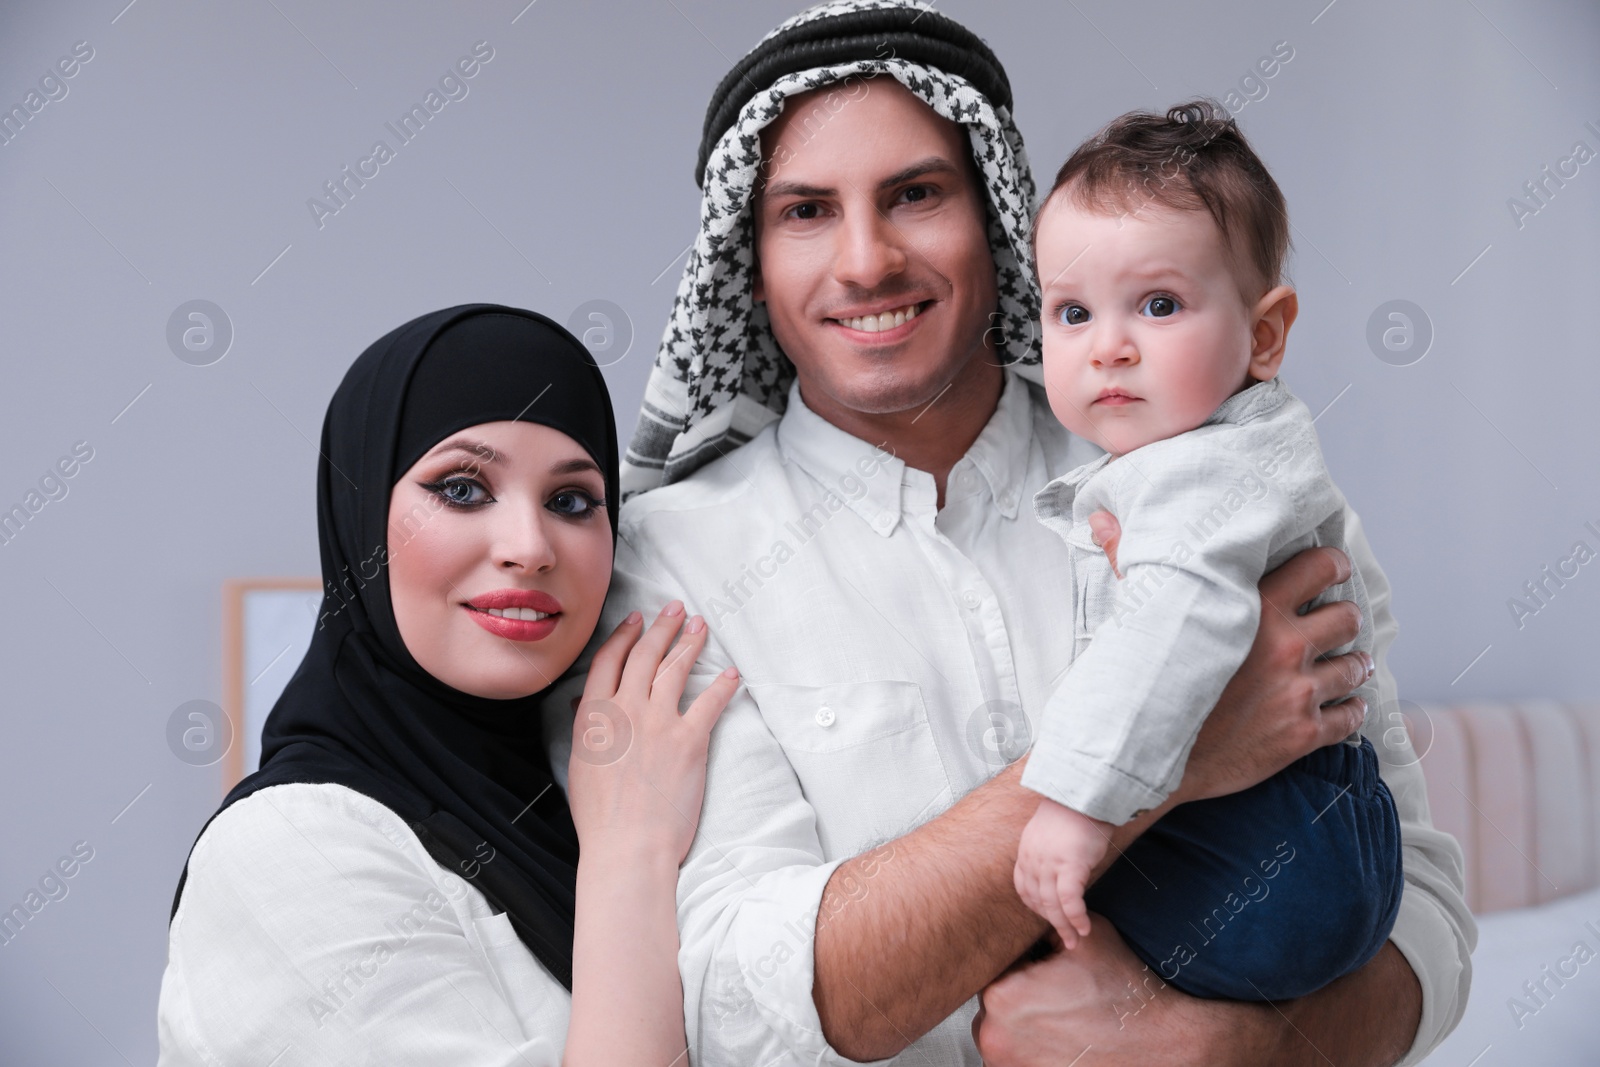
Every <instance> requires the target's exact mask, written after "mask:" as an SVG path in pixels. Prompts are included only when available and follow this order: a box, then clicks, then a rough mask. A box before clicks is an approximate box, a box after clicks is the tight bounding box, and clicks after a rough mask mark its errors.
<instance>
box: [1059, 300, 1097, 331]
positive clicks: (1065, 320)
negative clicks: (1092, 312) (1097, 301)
mask: <svg viewBox="0 0 1600 1067" xmlns="http://www.w3.org/2000/svg"><path fill="white" fill-rule="evenodd" d="M1056 317H1057V318H1058V319H1059V320H1060V321H1061V324H1062V325H1064V326H1078V325H1081V324H1082V323H1085V322H1088V321H1089V309H1088V308H1086V307H1084V306H1083V305H1082V304H1064V305H1062V307H1061V310H1060V311H1059V312H1058V313H1057V316H1056Z"/></svg>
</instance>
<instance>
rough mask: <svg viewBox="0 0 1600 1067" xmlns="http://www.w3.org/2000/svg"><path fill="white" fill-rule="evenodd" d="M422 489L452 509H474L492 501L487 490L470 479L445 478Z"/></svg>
mask: <svg viewBox="0 0 1600 1067" xmlns="http://www.w3.org/2000/svg"><path fill="white" fill-rule="evenodd" d="M423 488H424V489H426V490H428V491H429V492H430V493H435V494H437V495H438V496H439V497H440V499H442V500H443V501H444V502H445V503H446V504H448V505H450V506H451V507H454V508H470V507H476V506H477V505H479V504H487V503H489V502H490V501H492V500H493V499H494V498H493V497H491V496H490V495H489V490H487V489H485V488H484V487H483V485H482V484H481V483H479V482H477V481H475V480H474V479H472V478H446V479H445V480H444V481H442V482H434V483H432V484H429V485H424V486H423Z"/></svg>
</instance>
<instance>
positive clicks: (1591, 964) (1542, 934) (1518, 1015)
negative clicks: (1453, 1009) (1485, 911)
mask: <svg viewBox="0 0 1600 1067" xmlns="http://www.w3.org/2000/svg"><path fill="white" fill-rule="evenodd" d="M1547 968H1548V970H1547ZM1566 976H1570V977H1566ZM1524 983H1532V984H1533V987H1534V988H1533V993H1532V994H1530V993H1529V991H1528V989H1526V988H1525V987H1524ZM1541 983H1542V986H1543V988H1542V989H1541V988H1540V985H1541ZM1563 983H1564V984H1563ZM1486 1050H1487V1051H1486ZM1474 1057H1481V1058H1478V1059H1474ZM1423 1063H1424V1064H1425V1065H1426V1067H1468V1065H1469V1064H1471V1065H1472V1067H1511V1065H1516V1067H1594V1065H1596V1064H1600V890H1595V891H1592V892H1588V893H1583V894H1580V895H1577V896H1572V897H1567V898H1565V899H1562V900H1558V901H1554V902H1553V903H1550V904H1544V905H1541V906H1539V907H1535V908H1519V909H1516V910H1513V911H1502V912H1494V913H1492V914H1489V915H1485V916H1482V917H1481V918H1479V919H1478V948H1477V951H1475V952H1474V953H1473V954H1472V996H1471V999H1470V1000H1469V1001H1468V1003H1467V1013H1466V1016H1465V1017H1464V1018H1463V1019H1462V1020H1461V1025H1460V1026H1458V1027H1456V1030H1455V1032H1454V1033H1452V1034H1451V1035H1450V1036H1449V1037H1448V1038H1446V1039H1445V1041H1444V1043H1443V1044H1441V1045H1440V1046H1439V1047H1438V1048H1437V1049H1435V1050H1434V1052H1433V1055H1431V1056H1429V1057H1428V1058H1427V1059H1426V1060H1424V1061H1423Z"/></svg>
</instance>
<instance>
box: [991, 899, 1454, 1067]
mask: <svg viewBox="0 0 1600 1067" xmlns="http://www.w3.org/2000/svg"><path fill="white" fill-rule="evenodd" d="M1050 939H1051V945H1052V948H1054V949H1055V952H1054V953H1053V954H1052V955H1050V956H1048V957H1046V958H1045V959H1042V960H1039V961H1037V962H1018V963H1016V964H1014V965H1013V966H1012V967H1011V968H1010V969H1009V970H1007V971H1006V973H1004V974H1003V975H1001V976H1000V977H999V978H997V979H995V980H994V982H993V983H991V984H990V985H989V986H988V988H986V989H985V990H984V991H983V992H982V994H980V996H979V1000H978V1014H977V1015H976V1016H975V1017H974V1018H973V1020H972V1039H973V1041H974V1042H975V1043H976V1044H977V1046H978V1051H979V1053H981V1054H982V1056H983V1062H984V1063H985V1064H986V1065H987V1067H1047V1065H1050V1067H1056V1065H1060V1064H1064V1063H1070V1064H1072V1065H1073V1067H1102V1065H1107V1067H1109V1065H1111V1064H1128V1063H1137V1064H1139V1065H1140V1067H1230V1065H1235V1064H1237V1065H1240V1067H1244V1065H1250V1067H1257V1065H1263V1064H1270V1065H1271V1067H1301V1065H1305V1067H1325V1065H1328V1064H1335V1065H1337V1067H1370V1065H1381V1064H1392V1063H1395V1062H1396V1061H1398V1060H1399V1059H1400V1058H1401V1057H1402V1056H1403V1055H1405V1053H1406V1051H1407V1050H1408V1049H1409V1048H1410V1047H1411V1042H1412V1040H1413V1039H1414V1037H1415V1035H1416V1032H1417V1024H1418V1022H1419V1021H1420V1020H1421V1018H1422V987H1421V986H1420V985H1419V984H1418V983H1417V979H1416V976H1415V975H1414V974H1413V973H1412V972H1411V968H1410V966H1409V965H1408V964H1407V963H1406V961H1405V957H1403V956H1401V955H1400V950H1399V949H1397V948H1395V947H1394V945H1393V943H1385V945H1384V946H1383V948H1382V949H1381V950H1380V951H1379V952H1378V955H1377V956H1375V957H1373V959H1371V960H1370V961H1368V963H1367V964H1366V966H1364V967H1362V968H1361V969H1360V970H1358V971H1356V972H1355V973H1353V974H1347V975H1345V976H1344V977H1343V978H1340V979H1339V980H1338V981H1336V982H1334V983H1332V984H1331V985H1328V986H1326V987H1324V988H1322V989H1319V990H1318V991H1317V992H1315V993H1312V994H1311V995H1309V996H1305V997H1301V998H1300V999H1298V1000H1290V1001H1285V1002H1282V1003H1279V1004H1245V1003H1241V1002H1239V1001H1232V1000H1200V999H1198V998H1196V997H1191V996H1189V995H1188V994H1186V993H1182V992H1179V991H1178V990H1177V989H1175V988H1173V987H1172V986H1169V985H1167V984H1166V983H1165V982H1163V981H1162V980H1161V978H1160V976H1159V975H1157V974H1156V973H1155V972H1154V971H1152V970H1150V968H1148V967H1146V966H1145V965H1144V964H1143V963H1141V962H1140V961H1139V960H1138V958H1137V957H1135V956H1134V955H1133V953H1132V952H1131V951H1129V949H1128V946H1127V945H1126V944H1124V943H1123V941H1122V939H1121V938H1120V937H1119V936H1118V935H1117V931H1116V928H1115V927H1113V926H1112V925H1111V924H1110V923H1109V922H1106V921H1105V920H1104V919H1100V921H1098V922H1096V923H1094V925H1093V932H1091V933H1090V935H1089V936H1088V937H1087V938H1085V939H1084V941H1083V942H1082V943H1081V944H1079V946H1078V947H1077V948H1076V949H1074V950H1073V951H1072V952H1071V953H1065V952H1062V951H1060V949H1061V942H1060V940H1059V939H1058V938H1056V937H1055V936H1054V935H1053V934H1052V935H1050ZM1073 1057H1078V1058H1077V1059H1074V1058H1073Z"/></svg>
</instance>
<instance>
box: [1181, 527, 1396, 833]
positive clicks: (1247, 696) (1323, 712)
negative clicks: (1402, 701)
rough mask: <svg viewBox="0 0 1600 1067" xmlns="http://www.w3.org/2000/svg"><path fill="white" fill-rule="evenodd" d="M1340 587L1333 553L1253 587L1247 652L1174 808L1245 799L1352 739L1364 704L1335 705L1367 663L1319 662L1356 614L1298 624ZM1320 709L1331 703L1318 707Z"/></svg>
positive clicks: (1336, 609)
mask: <svg viewBox="0 0 1600 1067" xmlns="http://www.w3.org/2000/svg"><path fill="white" fill-rule="evenodd" d="M1349 577H1350V558H1349V557H1348V556H1346V555H1345V554H1344V553H1343V552H1341V551H1339V550H1338V549H1336V548H1308V549H1306V550H1305V551H1304V552H1301V553H1300V554H1299V555H1297V556H1295V557H1294V558H1293V559H1291V560H1289V561H1288V562H1287V563H1285V564H1284V565H1283V566H1281V567H1279V568H1278V569H1277V570H1275V571H1272V572H1271V573H1269V574H1268V575H1266V577H1264V578H1262V579H1261V623H1260V625H1259V627H1258V628H1257V630H1256V640H1255V644H1253V645H1251V646H1250V654H1249V655H1248V656H1247V657H1245V661H1244V663H1243V664H1242V665H1241V666H1240V667H1239V670H1238V671H1237V672H1236V673H1235V674H1234V676H1233V678H1232V680H1231V681H1229V682H1228V686H1227V688H1226V689H1224V690H1223V691H1222V697H1221V699H1219V700H1218V701H1217V706H1216V708H1215V709H1214V710H1213V711H1212V712H1211V714H1210V715H1208V716H1207V717H1206V721H1205V725H1204V726H1202V727H1201V729H1200V736H1199V738H1198V739H1197V740H1196V741H1195V745H1194V748H1193V750H1191V752H1190V754H1189V763H1188V766H1187V767H1186V768H1185V769H1184V773H1183V782H1182V784H1181V785H1180V786H1179V787H1178V794H1177V795H1178V797H1179V798H1180V799H1181V800H1182V801H1184V802H1187V801H1191V800H1204V799H1206V798H1209V797H1219V796H1225V795H1227V794H1229V793H1237V792H1239V791H1241V790H1244V789H1248V788H1250V787H1251V786H1253V785H1255V784H1256V783H1257V782H1260V781H1264V780H1265V779H1267V778H1269V777H1271V776H1272V775H1274V774H1276V773H1277V772H1278V771H1281V770H1282V769H1283V768H1285V767H1287V766H1288V765H1289V764H1291V763H1293V762H1294V761H1295V760H1297V759H1299V758H1300V757H1301V756H1304V755H1307V754H1308V753H1310V752H1314V751H1315V750H1317V749H1319V748H1321V747H1323V746H1324V745H1331V744H1333V743H1334V742H1336V741H1339V740H1342V739H1343V738H1345V737H1348V736H1349V735H1350V734H1351V733H1352V732H1354V731H1355V730H1358V729H1360V727H1361V723H1362V720H1363V719H1364V718H1365V716H1366V712H1367V708H1366V702H1365V701H1363V700H1361V699H1360V698H1359V697H1351V698H1350V699H1348V700H1341V699H1340V698H1342V697H1346V696H1348V694H1350V693H1351V692H1353V691H1354V690H1355V689H1356V687H1357V686H1359V685H1361V683H1363V682H1365V681H1366V680H1367V679H1368V678H1370V677H1371V676H1372V671H1373V662H1372V657H1371V656H1370V655H1368V654H1367V653H1365V652H1348V653H1346V654H1345V655H1342V656H1337V657H1335V658H1333V659H1328V660H1323V659H1319V657H1321V656H1322V655H1324V654H1325V653H1327V652H1328V651H1330V650H1332V649H1335V648H1338V647H1339V646H1340V645H1343V644H1346V643H1348V642H1350V641H1354V640H1355V638H1356V635H1357V634H1358V633H1360V631H1361V609H1359V608H1357V607H1356V606H1355V605H1354V604H1352V603H1351V602H1350V601H1348V600H1341V601H1337V602H1335V603H1332V604H1323V605H1322V606H1321V607H1318V608H1316V609H1314V610H1313V611H1311V612H1309V613H1308V614H1305V615H1301V614H1299V609H1300V607H1301V606H1302V605H1304V604H1306V603H1308V602H1309V601H1311V600H1313V599H1314V598H1316V597H1317V596H1318V595H1320V594H1321V593H1322V592H1323V591H1325V590H1326V589H1328V588H1329V587H1330V586H1334V585H1337V584H1338V583H1340V582H1343V581H1346V580H1347V579H1349ZM1328 701H1339V703H1336V704H1332V705H1330V706H1328V707H1323V706H1322V705H1323V704H1324V703H1326V702H1328Z"/></svg>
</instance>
